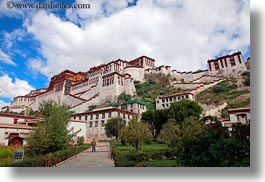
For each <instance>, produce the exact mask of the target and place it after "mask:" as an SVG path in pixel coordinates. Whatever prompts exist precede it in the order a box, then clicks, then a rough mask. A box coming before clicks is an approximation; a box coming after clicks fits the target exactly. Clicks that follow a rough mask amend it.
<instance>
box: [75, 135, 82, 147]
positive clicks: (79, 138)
mask: <svg viewBox="0 0 265 182" xmlns="http://www.w3.org/2000/svg"><path fill="white" fill-rule="evenodd" d="M76 143H77V146H82V145H83V144H84V136H81V137H77V140H76Z"/></svg>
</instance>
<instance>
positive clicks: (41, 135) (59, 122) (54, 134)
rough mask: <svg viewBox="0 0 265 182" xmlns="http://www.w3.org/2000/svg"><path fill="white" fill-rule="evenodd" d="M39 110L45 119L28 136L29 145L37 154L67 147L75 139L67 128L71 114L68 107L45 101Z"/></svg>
mask: <svg viewBox="0 0 265 182" xmlns="http://www.w3.org/2000/svg"><path fill="white" fill-rule="evenodd" d="M39 111H40V112H41V114H42V117H43V121H42V122H40V123H38V126H37V129H36V130H35V131H34V132H32V133H31V134H30V136H29V137H28V138H27V141H28V145H29V146H30V147H31V148H32V150H33V151H34V152H35V153H36V154H45V153H49V152H54V151H57V150H62V149H65V148H67V146H68V143H69V142H70V141H71V140H72V139H73V138H72V137H73V136H74V134H70V132H69V131H68V129H67V126H68V121H69V118H70V114H69V112H68V107H67V106H66V105H64V104H59V103H56V102H54V101H47V102H43V103H42V104H41V105H40V107H39Z"/></svg>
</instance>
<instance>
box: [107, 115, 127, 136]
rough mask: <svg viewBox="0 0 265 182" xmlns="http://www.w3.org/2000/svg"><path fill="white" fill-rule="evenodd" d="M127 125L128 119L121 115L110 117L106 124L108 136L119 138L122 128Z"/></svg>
mask: <svg viewBox="0 0 265 182" xmlns="http://www.w3.org/2000/svg"><path fill="white" fill-rule="evenodd" d="M125 125H126V121H125V120H123V119H122V118H120V117H115V118H111V119H109V120H108V122H107V124H106V125H105V131H106V135H107V137H115V138H116V139H117V138H118V135H119V131H120V129H121V128H122V127H124V126H125Z"/></svg>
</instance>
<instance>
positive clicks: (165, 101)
mask: <svg viewBox="0 0 265 182" xmlns="http://www.w3.org/2000/svg"><path fill="white" fill-rule="evenodd" d="M183 99H188V100H194V95H193V94H192V93H190V92H183V93H176V94H173V95H168V96H159V97H157V98H156V109H157V110H161V109H166V108H169V107H170V105H171V104H172V103H173V102H178V101H181V100H183Z"/></svg>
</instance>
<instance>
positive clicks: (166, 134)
mask: <svg viewBox="0 0 265 182" xmlns="http://www.w3.org/2000/svg"><path fill="white" fill-rule="evenodd" d="M180 133H181V128H180V126H179V125H178V124H177V123H176V120H175V119H169V120H168V121H167V122H166V123H165V124H164V125H163V127H162V130H161V132H160V135H159V136H160V138H161V140H162V141H164V142H165V143H166V144H167V145H168V146H169V147H171V148H173V147H176V144H177V142H178V141H179V140H180V137H181V134H180Z"/></svg>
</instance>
